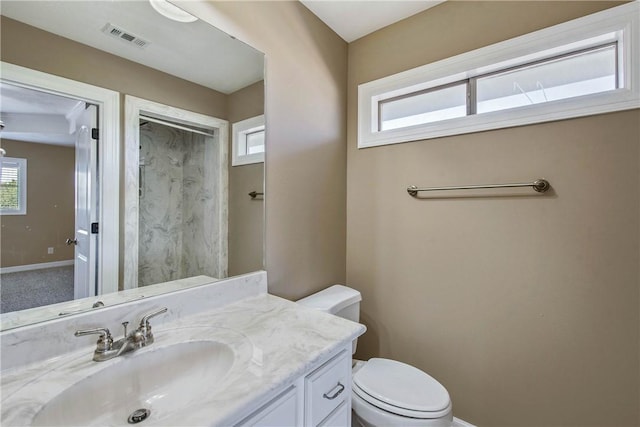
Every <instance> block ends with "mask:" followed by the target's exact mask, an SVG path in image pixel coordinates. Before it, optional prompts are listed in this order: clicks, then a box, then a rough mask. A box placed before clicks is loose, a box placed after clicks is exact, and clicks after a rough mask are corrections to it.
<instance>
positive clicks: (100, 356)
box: [75, 307, 167, 362]
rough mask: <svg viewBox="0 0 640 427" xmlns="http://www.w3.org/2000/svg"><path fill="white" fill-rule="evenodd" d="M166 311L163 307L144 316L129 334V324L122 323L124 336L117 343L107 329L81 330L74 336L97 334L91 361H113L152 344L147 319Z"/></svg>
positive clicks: (152, 339) (151, 335)
mask: <svg viewBox="0 0 640 427" xmlns="http://www.w3.org/2000/svg"><path fill="white" fill-rule="evenodd" d="M166 311H167V307H164V308H161V309H159V310H156V311H153V312H151V313H149V314H146V315H144V316H143V317H142V319H141V320H140V325H139V326H138V329H136V330H135V331H131V333H129V334H127V325H128V324H129V322H122V326H124V336H123V337H122V338H121V339H119V340H118V341H113V337H112V336H111V332H109V329H107V328H94V329H83V330H81V331H76V333H75V336H77V337H81V336H84V335H92V334H98V335H99V337H98V342H96V349H95V351H94V352H93V360H95V361H96V362H104V361H105V360H109V359H113V358H114V357H118V356H121V355H123V354H125V353H129V352H131V351H135V350H138V349H140V348H142V347H146V346H148V345H151V344H153V341H154V338H153V333H152V332H151V325H150V324H149V319H151V318H152V317H155V316H157V315H159V314H162V313H165V312H166Z"/></svg>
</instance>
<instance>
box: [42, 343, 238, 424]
mask: <svg viewBox="0 0 640 427" xmlns="http://www.w3.org/2000/svg"><path fill="white" fill-rule="evenodd" d="M154 345H157V344H154ZM235 357H236V356H235V353H234V351H233V349H232V348H231V347H230V346H229V345H227V344H225V343H221V342H218V341H205V340H203V341H189V342H182V343H176V344H173V345H168V346H165V347H157V348H153V347H149V348H148V349H144V350H140V351H139V352H138V353H136V352H134V353H130V354H128V355H125V356H122V357H120V358H119V359H120V360H119V361H118V362H117V363H112V364H111V363H110V364H109V366H107V367H105V368H104V369H101V370H99V371H97V372H95V373H93V374H92V375H90V376H88V377H86V378H84V379H82V380H80V381H79V382H77V383H75V384H73V385H71V386H69V387H68V388H66V389H65V390H64V391H62V392H61V393H59V394H58V395H57V396H55V397H54V398H52V399H51V400H49V402H48V403H46V404H45V405H44V406H43V407H42V409H41V410H40V411H39V412H38V413H37V414H36V415H35V417H34V419H33V421H32V425H34V426H92V425H102V426H104V425H128V422H127V420H128V418H129V416H130V415H131V414H132V413H133V412H134V411H136V410H138V409H147V410H149V411H150V413H149V415H148V418H147V419H145V420H144V421H141V422H140V424H139V425H140V426H144V425H148V424H162V419H163V418H165V417H169V416H173V417H175V415H176V414H184V416H185V417H187V416H188V414H189V412H190V411H191V408H193V409H197V406H198V405H197V403H198V401H199V398H201V397H203V396H206V395H207V393H208V391H210V390H211V389H212V388H215V386H216V384H217V383H219V382H221V381H222V380H224V378H225V376H226V375H227V374H228V373H229V371H230V370H231V368H232V366H233V365H234V361H235ZM96 363H97V362H96ZM100 363H102V362H100Z"/></svg>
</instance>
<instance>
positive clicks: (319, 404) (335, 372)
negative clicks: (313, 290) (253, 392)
mask: <svg viewBox="0 0 640 427" xmlns="http://www.w3.org/2000/svg"><path fill="white" fill-rule="evenodd" d="M350 350H351V347H349V348H348V349H344V350H342V351H340V352H339V353H338V354H337V355H334V356H332V357H330V358H329V359H328V360H327V361H325V362H324V363H321V364H320V366H319V367H318V368H316V369H313V370H312V371H311V372H309V373H307V374H306V375H305V376H303V377H302V378H298V379H297V380H295V381H294V382H293V383H292V384H291V385H289V386H288V387H286V388H285V389H284V390H283V391H281V392H280V393H278V394H277V395H276V396H275V397H274V398H273V399H271V400H270V401H269V402H267V403H266V404H265V405H263V406H262V407H261V408H260V409H258V410H257V411H255V412H254V413H252V414H251V415H249V416H248V417H246V418H245V419H243V420H242V421H241V422H239V423H238V424H236V425H237V426H260V427H289V426H291V427H295V426H301V425H302V426H308V427H332V426H333V427H345V426H350V425H351V351H350Z"/></svg>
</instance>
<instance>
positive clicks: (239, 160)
mask: <svg viewBox="0 0 640 427" xmlns="http://www.w3.org/2000/svg"><path fill="white" fill-rule="evenodd" d="M231 132H232V150H233V158H232V162H231V165H232V166H241V165H248V164H252V163H263V162H264V152H265V125H264V115H261V116H256V117H252V118H250V119H246V120H242V121H240V122H237V123H234V124H233V125H232V126H231Z"/></svg>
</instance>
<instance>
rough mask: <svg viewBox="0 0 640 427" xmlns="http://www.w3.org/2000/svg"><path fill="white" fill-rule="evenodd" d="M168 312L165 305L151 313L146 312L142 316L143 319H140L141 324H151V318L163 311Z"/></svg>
mask: <svg viewBox="0 0 640 427" xmlns="http://www.w3.org/2000/svg"><path fill="white" fill-rule="evenodd" d="M166 312H167V307H163V308H161V309H158V310H156V311H152V312H151V313H149V314H146V315H144V316H143V317H142V319H141V320H140V326H141V327H142V326H144V325H148V324H149V319H151V318H152V317H156V316H158V315H160V314H162V313H166Z"/></svg>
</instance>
